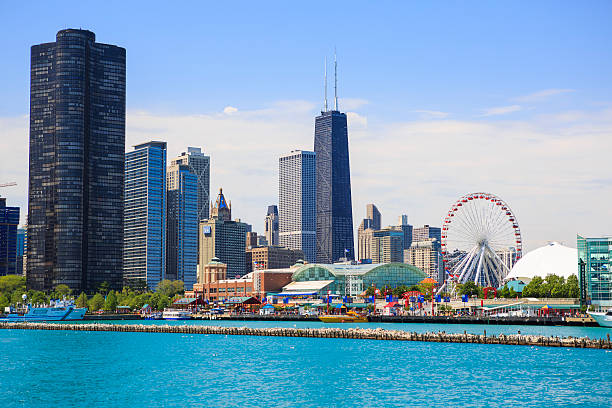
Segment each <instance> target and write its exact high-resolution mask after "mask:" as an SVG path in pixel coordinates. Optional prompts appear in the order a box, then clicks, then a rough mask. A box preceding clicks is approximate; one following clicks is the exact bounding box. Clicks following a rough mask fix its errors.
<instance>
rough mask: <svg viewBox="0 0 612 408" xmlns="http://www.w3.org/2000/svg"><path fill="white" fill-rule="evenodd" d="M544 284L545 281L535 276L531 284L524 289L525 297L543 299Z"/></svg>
mask: <svg viewBox="0 0 612 408" xmlns="http://www.w3.org/2000/svg"><path fill="white" fill-rule="evenodd" d="M543 283H544V279H542V278H540V277H539V276H535V277H534V278H533V279H532V280H531V282H529V283H528V284H527V285H525V287H524V288H523V297H536V298H537V297H543V296H542V293H543V291H542V285H543Z"/></svg>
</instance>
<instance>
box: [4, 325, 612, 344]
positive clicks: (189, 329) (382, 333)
mask: <svg viewBox="0 0 612 408" xmlns="http://www.w3.org/2000/svg"><path fill="white" fill-rule="evenodd" d="M0 329H13V330H70V331H112V332H136V333H182V334H217V335H238V336H271V337H318V338H334V339H335V338H340V339H361V340H396V341H423V342H432V343H476V344H506V345H521V346H540V347H575V348H591V349H607V350H610V349H612V344H611V343H610V335H609V334H608V335H607V339H599V340H597V339H590V338H588V337H581V338H575V337H563V338H561V337H547V336H534V335H520V334H511V335H506V334H500V335H498V336H487V332H486V330H485V331H484V333H483V334H469V333H466V332H464V333H463V334H460V333H446V332H437V333H432V332H428V333H415V332H407V331H401V330H385V329H381V328H376V329H361V328H348V329H340V328H335V327H330V328H281V327H268V328H254V327H223V326H199V325H155V324H151V325H144V324H101V323H78V324H71V323H35V322H2V323H0Z"/></svg>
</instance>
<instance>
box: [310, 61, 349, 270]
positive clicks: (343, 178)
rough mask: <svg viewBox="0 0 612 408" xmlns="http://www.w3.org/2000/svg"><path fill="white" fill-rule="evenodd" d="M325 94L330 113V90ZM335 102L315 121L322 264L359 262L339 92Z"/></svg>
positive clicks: (318, 226) (318, 234)
mask: <svg viewBox="0 0 612 408" xmlns="http://www.w3.org/2000/svg"><path fill="white" fill-rule="evenodd" d="M334 64H335V63H334ZM335 77H336V75H335ZM335 83H337V82H336V81H335ZM334 88H335V89H337V87H334ZM325 94H326V98H325V109H327V90H326V91H325ZM334 99H335V103H334V109H333V110H325V111H323V112H321V115H320V116H317V117H316V119H315V140H314V151H315V154H316V186H317V193H316V196H317V262H318V263H333V262H336V261H338V260H339V259H341V258H347V259H355V252H354V244H353V206H352V202H351V170H350V166H349V150H348V128H347V122H346V114H344V113H341V112H340V111H339V110H338V93H337V91H336V92H335V98H334Z"/></svg>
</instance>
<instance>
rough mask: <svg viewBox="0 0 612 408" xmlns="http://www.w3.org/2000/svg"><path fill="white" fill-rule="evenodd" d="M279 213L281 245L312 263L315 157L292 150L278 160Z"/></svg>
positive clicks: (315, 231) (315, 233)
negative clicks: (300, 254) (295, 251)
mask: <svg viewBox="0 0 612 408" xmlns="http://www.w3.org/2000/svg"><path fill="white" fill-rule="evenodd" d="M278 197H279V200H278V213H279V241H280V245H281V246H284V247H286V248H289V249H299V250H301V251H302V252H304V257H305V258H306V259H305V260H306V261H308V262H315V261H316V256H317V228H316V217H317V212H316V155H315V153H314V152H310V151H305V150H293V151H291V152H290V153H287V154H284V155H282V156H281V157H280V158H279V179H278Z"/></svg>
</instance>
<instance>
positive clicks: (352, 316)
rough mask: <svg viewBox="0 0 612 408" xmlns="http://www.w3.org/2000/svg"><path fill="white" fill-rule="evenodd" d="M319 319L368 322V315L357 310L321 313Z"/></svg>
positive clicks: (325, 320) (340, 321)
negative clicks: (356, 311)
mask: <svg viewBox="0 0 612 408" xmlns="http://www.w3.org/2000/svg"><path fill="white" fill-rule="evenodd" d="M319 320H321V321H322V322H325V323H367V322H368V317H367V316H363V315H360V314H358V313H355V312H347V313H345V314H339V315H333V314H327V315H321V316H319Z"/></svg>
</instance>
